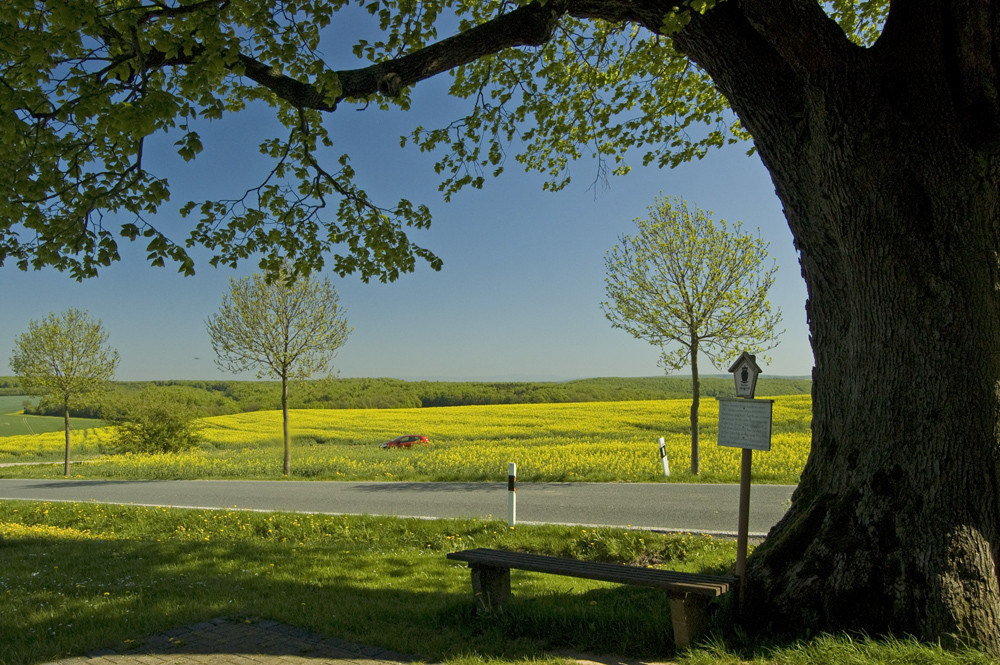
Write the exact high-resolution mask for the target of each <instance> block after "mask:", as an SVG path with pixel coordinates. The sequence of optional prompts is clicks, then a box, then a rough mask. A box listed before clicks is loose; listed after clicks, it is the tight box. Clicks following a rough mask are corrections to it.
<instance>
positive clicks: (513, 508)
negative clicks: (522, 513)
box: [507, 462, 517, 529]
mask: <svg viewBox="0 0 1000 665" xmlns="http://www.w3.org/2000/svg"><path fill="white" fill-rule="evenodd" d="M516 483H517V464H515V463H514V462H509V463H508V464H507V525H508V526H510V528H512V529H513V528H514V525H515V524H516V523H517V488H515V487H514V485H515V484H516Z"/></svg>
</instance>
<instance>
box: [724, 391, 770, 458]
mask: <svg viewBox="0 0 1000 665" xmlns="http://www.w3.org/2000/svg"><path fill="white" fill-rule="evenodd" d="M773 403H774V400H770V399H720V400H719V445H720V446H728V447H730V448H744V449H749V450H770V449H771V406H772V404H773Z"/></svg>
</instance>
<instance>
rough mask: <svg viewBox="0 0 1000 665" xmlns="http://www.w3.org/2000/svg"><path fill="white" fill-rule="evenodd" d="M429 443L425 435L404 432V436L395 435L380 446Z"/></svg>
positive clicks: (407, 446) (399, 446)
mask: <svg viewBox="0 0 1000 665" xmlns="http://www.w3.org/2000/svg"><path fill="white" fill-rule="evenodd" d="M428 443H430V440H429V439H428V438H427V437H426V436H420V435H419V434H406V435H405V436H397V437H396V438H395V439H393V440H392V441H386V442H385V443H383V444H382V446H381V447H382V448H409V447H410V446H412V445H413V444H418V445H423V444H428Z"/></svg>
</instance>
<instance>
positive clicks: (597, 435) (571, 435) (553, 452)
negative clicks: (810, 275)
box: [0, 395, 811, 483]
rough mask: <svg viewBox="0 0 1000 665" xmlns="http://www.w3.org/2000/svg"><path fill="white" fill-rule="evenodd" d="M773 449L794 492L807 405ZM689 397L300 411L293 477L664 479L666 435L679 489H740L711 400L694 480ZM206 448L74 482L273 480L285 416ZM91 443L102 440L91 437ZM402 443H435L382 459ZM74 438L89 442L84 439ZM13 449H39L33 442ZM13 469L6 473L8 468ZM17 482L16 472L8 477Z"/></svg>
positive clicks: (214, 424) (784, 406)
mask: <svg viewBox="0 0 1000 665" xmlns="http://www.w3.org/2000/svg"><path fill="white" fill-rule="evenodd" d="M774 399H775V402H774V419H773V434H772V449H771V451H769V452H755V453H754V480H755V482H765V483H795V482H797V481H798V476H799V473H800V472H801V469H802V466H803V464H804V463H805V459H806V456H807V455H808V452H809V443H810V409H811V403H810V397H809V396H808V395H792V396H781V397H776V398H774ZM689 410H690V400H650V401H636V402H587V403H572V404H513V405H497V406H460V407H436V408H418V409H345V410H295V411H292V412H291V427H292V432H293V443H292V474H293V476H297V477H300V478H301V477H307V478H327V479H345V480H502V479H505V478H506V473H507V463H508V462H515V463H517V465H518V466H517V468H518V479H519V480H521V481H623V482H655V481H662V480H664V478H663V468H662V465H661V462H660V456H659V446H658V442H657V441H658V439H659V437H661V436H662V437H664V439H665V441H666V447H667V459H668V461H669V464H670V469H671V477H670V480H671V481H681V482H684V481H686V482H737V481H738V478H739V466H740V451H739V450H736V449H731V448H721V447H719V446H718V445H716V423H717V421H718V403H717V402H716V401H715V400H714V399H711V398H709V399H703V400H702V407H701V431H700V433H701V436H700V448H701V469H702V473H701V474H700V475H699V476H692V475H691V474H690V471H689V469H690V452H691V451H690V448H691V437H690V430H689ZM200 422H201V425H202V429H201V432H200V433H201V436H202V437H203V439H204V444H203V445H202V447H201V448H200V449H196V450H194V451H190V452H186V453H180V454H162V455H142V456H138V455H125V456H122V455H108V456H104V457H101V458H100V459H99V460H98V461H96V462H93V463H90V464H87V465H85V466H83V465H81V466H79V467H76V468H75V469H74V473H77V472H78V473H79V474H80V475H85V476H111V477H128V478H275V477H279V476H280V473H281V446H282V442H281V414H280V412H277V411H258V412H252V413H242V414H236V415H229V416H218V417H213V418H206V419H204V420H203V421H200ZM90 432H91V433H90V434H89V435H88V436H89V438H90V440H91V441H94V440H98V441H99V440H100V439H102V438H103V435H102V434H101V431H100V430H91V431H90ZM401 434H423V435H425V436H427V437H428V438H429V439H430V440H431V444H430V445H427V446H418V447H414V448H412V449H390V450H383V449H381V448H380V447H379V445H378V444H380V443H382V442H383V441H387V440H389V439H391V438H394V437H396V436H399V435H401ZM75 436H82V435H81V434H79V433H77V434H76V435H75ZM13 438H15V437H8V438H7V439H0V443H6V444H8V445H7V446H6V447H5V448H2V449H0V458H2V457H3V453H4V451H5V450H10V448H11V447H12V445H24V446H37V445H40V444H38V443H33V442H32V441H31V439H32V437H16V438H17V439H19V441H18V442H17V443H16V444H14V442H11V441H10V440H9V439H13ZM5 471H6V470H5ZM8 475H9V474H8Z"/></svg>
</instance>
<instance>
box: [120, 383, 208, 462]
mask: <svg viewBox="0 0 1000 665" xmlns="http://www.w3.org/2000/svg"><path fill="white" fill-rule="evenodd" d="M101 415H102V417H103V418H104V420H105V421H106V422H107V423H108V424H109V425H111V426H112V427H113V429H114V434H113V436H114V439H113V441H112V443H111V446H110V447H111V449H112V450H114V452H117V453H176V452H181V451H183V450H187V449H189V448H193V447H195V446H196V445H198V441H199V436H198V432H197V428H196V426H195V424H194V421H195V418H197V417H198V415H199V414H198V413H197V412H196V411H195V410H193V409H192V408H191V406H190V405H189V404H185V403H184V402H182V401H180V400H178V399H176V398H175V397H174V396H172V395H171V394H170V392H168V391H166V390H164V389H163V388H158V387H157V388H145V389H143V390H139V391H135V392H121V391H120V392H118V393H117V394H113V395H111V396H110V398H109V399H108V400H106V402H105V403H104V405H103V408H102V411H101Z"/></svg>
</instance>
